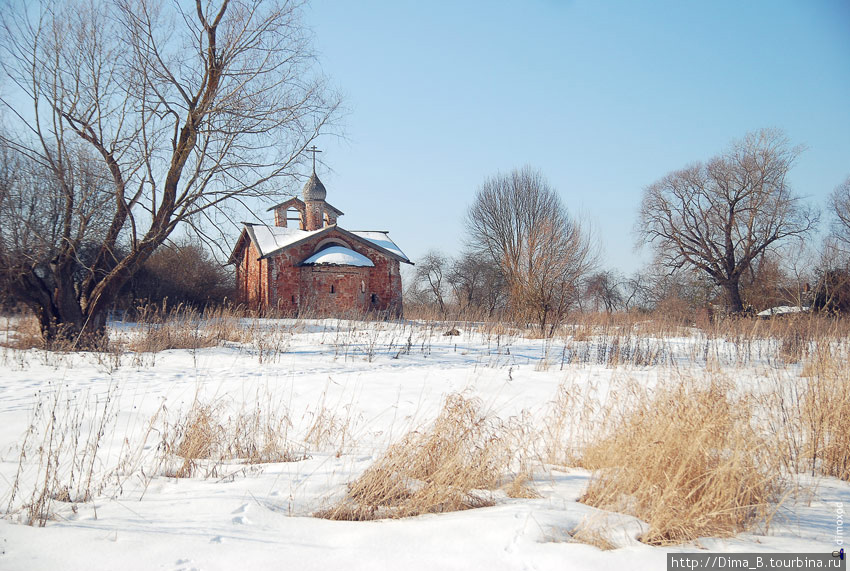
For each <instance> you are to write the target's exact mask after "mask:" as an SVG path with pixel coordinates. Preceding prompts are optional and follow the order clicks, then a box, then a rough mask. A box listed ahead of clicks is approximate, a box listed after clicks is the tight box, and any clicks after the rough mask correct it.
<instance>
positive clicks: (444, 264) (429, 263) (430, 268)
mask: <svg viewBox="0 0 850 571" xmlns="http://www.w3.org/2000/svg"><path fill="white" fill-rule="evenodd" d="M448 263H449V261H448V258H446V256H445V254H443V253H442V252H439V251H437V250H430V251H429V252H428V253H426V254H425V257H424V258H422V260H419V261H417V263H416V272H415V273H414V276H413V279H414V280H415V281H416V289H417V290H419V291H420V292H421V296H422V297H425V298H426V299H427V300H428V302H429V303H435V304H437V307H438V308H439V310H440V313H441V314H442V315H443V316H445V315H446V302H445V300H444V299H443V298H444V295H445V289H446V283H445V273H446V272H447V268H448Z"/></svg>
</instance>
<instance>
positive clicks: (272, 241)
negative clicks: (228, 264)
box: [245, 223, 412, 263]
mask: <svg viewBox="0 0 850 571" xmlns="http://www.w3.org/2000/svg"><path fill="white" fill-rule="evenodd" d="M245 228H246V229H247V230H248V234H249V235H250V237H251V239H252V240H253V241H254V244H256V246H257V249H258V250H259V251H260V257H261V258H263V257H266V256H269V255H270V254H273V253H274V252H277V251H278V250H281V249H283V248H286V247H287V246H290V245H292V244H295V243H296V242H300V241H301V240H304V239H306V238H309V237H310V236H313V235H315V234H319V233H320V232H325V231H327V230H329V229H330V228H338V227H337V226H325V227H323V228H319V229H318V230H312V231H310V232H308V231H306V230H301V229H299V228H285V227H283V226H267V225H265V224H250V223H245ZM339 230H340V231H341V232H343V233H349V234H352V235H354V236H355V237H357V238H360V239H361V240H364V241H365V242H369V243H371V244H374V245H375V246H378V247H379V248H383V249H384V250H386V251H387V252H389V253H390V254H393V255H395V256H398V257H399V258H400V259H401V260H402V261H404V262H407V263H412V262H411V261H410V259H409V258H408V257H407V256H406V255H405V254H404V252H402V251H401V248H399V247H398V246H397V245H396V243H395V242H393V241H392V240H391V239H390V237H389V236H388V235H387V233H386V232H383V231H357V232H349V231H347V230H343V229H342V228H339Z"/></svg>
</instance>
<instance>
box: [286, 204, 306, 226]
mask: <svg viewBox="0 0 850 571" xmlns="http://www.w3.org/2000/svg"><path fill="white" fill-rule="evenodd" d="M290 222H295V223H296V224H292V227H293V228H300V229H301V230H303V229H304V219H303V218H302V217H301V212H300V211H299V210H298V209H297V208H295V207H294V206H290V207H289V208H287V209H286V225H287V226H289V225H290V224H289V223H290Z"/></svg>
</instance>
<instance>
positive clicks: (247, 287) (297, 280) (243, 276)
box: [229, 149, 412, 316]
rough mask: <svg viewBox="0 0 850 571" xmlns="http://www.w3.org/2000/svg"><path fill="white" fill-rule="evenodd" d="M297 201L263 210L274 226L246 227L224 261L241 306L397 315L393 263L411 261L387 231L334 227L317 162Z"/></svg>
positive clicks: (334, 215)
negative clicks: (233, 270)
mask: <svg viewBox="0 0 850 571" xmlns="http://www.w3.org/2000/svg"><path fill="white" fill-rule="evenodd" d="M313 151H315V149H313ZM314 157H315V154H314ZM302 195H303V200H301V199H299V198H291V199H289V200H287V201H286V202H283V203H281V204H278V205H277V206H273V207H271V208H269V210H272V211H274V226H268V225H265V224H250V223H247V222H246V223H244V224H245V227H244V228H243V230H242V233H241V234H240V235H239V240H238V241H237V242H236V247H235V248H234V249H233V253H232V254H231V255H230V261H229V263H232V264H236V289H237V296H238V299H239V301H240V302H241V303H244V304H246V305H247V306H248V307H250V308H253V309H259V310H268V309H274V310H278V311H281V312H283V313H291V314H293V315H295V314H298V313H302V314H303V313H316V314H322V315H328V314H334V315H340V314H349V313H365V312H370V311H371V312H385V313H387V314H389V315H393V316H399V315H401V313H402V301H401V274H400V273H399V265H400V264H401V263H405V264H412V262H411V261H410V260H409V259H408V258H407V256H405V255H404V253H403V252H402V251H401V249H400V248H399V247H398V246H397V245H396V244H395V242H393V241H392V240H391V239H390V237H389V236H388V235H387V232H382V231H351V230H344V229H343V228H341V227H340V226H338V225H337V219H338V218H339V217H340V216H342V214H343V213H342V211H340V210H339V209H337V208H335V207H333V206H331V205H330V204H329V203H328V202H327V201H326V200H325V198H326V197H327V191H326V190H325V186H324V185H323V184H322V181H320V180H319V177H318V176H316V166H315V160H314V162H313V174H312V175H311V176H310V179H309V180H308V181H307V184H305V185H304V191H303V193H302Z"/></svg>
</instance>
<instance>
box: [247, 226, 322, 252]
mask: <svg viewBox="0 0 850 571" xmlns="http://www.w3.org/2000/svg"><path fill="white" fill-rule="evenodd" d="M247 227H248V229H249V230H250V231H251V233H253V238H254V243H255V244H256V245H257V249H259V250H260V257H261V258H262V257H263V256H267V255H268V254H270V253H271V252H274V251H276V250H280V249H281V248H285V247H286V246H288V245H290V244H293V243H295V242H297V241H299V240H301V239H303V238H306V237H308V236H310V235H311V234H315V233H317V232H320V231H321V230H314V231H312V232H307V231H306V230H300V229H298V228H284V227H282V226H265V225H260V224H252V225H249V226H247Z"/></svg>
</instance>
